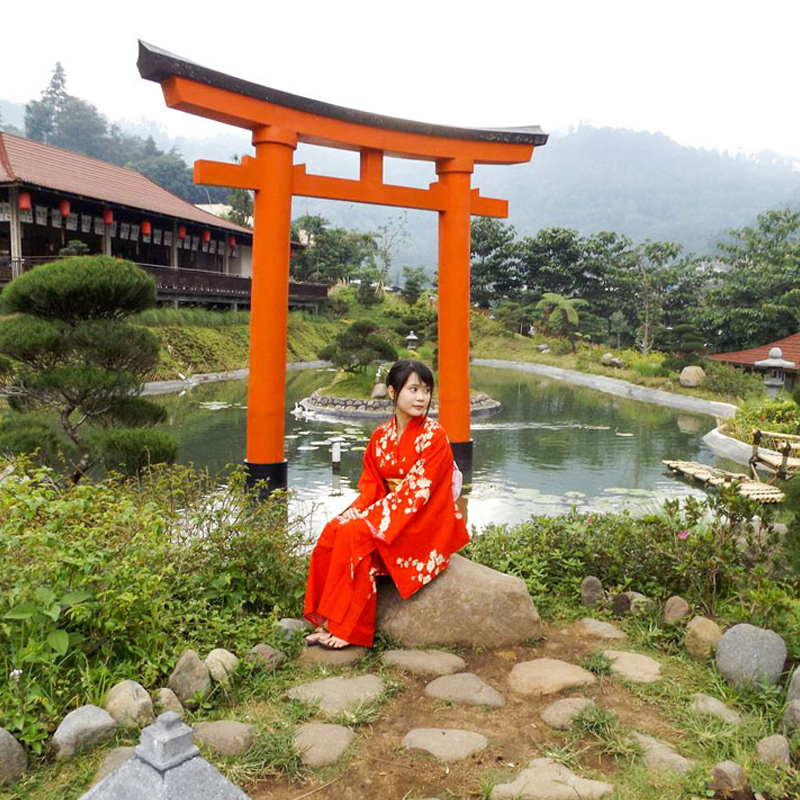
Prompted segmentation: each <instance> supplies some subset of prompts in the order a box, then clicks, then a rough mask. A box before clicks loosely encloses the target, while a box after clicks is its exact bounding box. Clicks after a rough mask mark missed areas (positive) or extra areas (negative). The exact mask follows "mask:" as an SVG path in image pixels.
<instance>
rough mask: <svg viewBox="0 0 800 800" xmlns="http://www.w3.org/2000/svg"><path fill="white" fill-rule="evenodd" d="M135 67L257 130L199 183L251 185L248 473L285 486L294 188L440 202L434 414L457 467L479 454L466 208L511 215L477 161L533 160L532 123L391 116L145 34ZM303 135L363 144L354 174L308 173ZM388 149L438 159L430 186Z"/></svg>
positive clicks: (356, 198)
mask: <svg viewBox="0 0 800 800" xmlns="http://www.w3.org/2000/svg"><path fill="white" fill-rule="evenodd" d="M137 66H138V67H139V73H140V74H141V76H142V77H143V78H145V79H146V80H152V81H155V82H157V83H160V84H161V88H162V91H163V93H164V98H165V100H166V103H167V105H168V106H169V107H171V108H177V109H180V110H181V111H187V112H189V113H191V114H197V115H198V116H202V117H208V118H209V119H215V120H218V121H219V122H224V123H227V124H229V125H235V126H237V127H240V128H246V129H248V130H250V131H252V134H253V139H252V141H253V146H254V147H255V151H256V155H255V158H253V157H250V156H245V157H244V158H243V159H242V161H241V163H240V164H224V163H219V162H214V161H197V162H195V167H194V178H195V181H196V182H197V183H201V184H210V185H215V186H232V187H238V188H242V189H252V190H254V191H255V209H254V214H253V219H254V232H253V276H252V287H251V317H250V320H251V321H250V377H249V385H248V401H247V456H246V463H247V465H248V469H249V473H250V478H251V479H252V480H259V479H266V480H267V481H269V486H270V487H271V488H285V487H286V485H287V469H286V461H285V459H284V420H285V391H286V340H287V322H288V318H287V315H288V291H289V289H288V287H289V236H290V224H291V207H292V196H293V195H299V196H304V197H319V198H326V199H331V200H349V201H353V202H358V203H374V204H376V205H386V206H398V207H401V208H419V209H426V210H428V211H436V212H438V214H439V420H440V422H441V423H442V425H443V426H444V427H445V429H446V431H447V433H448V436H449V438H450V440H451V442H452V446H453V453H454V455H455V458H456V460H457V462H458V464H459V466H460V467H461V468H462V470H468V469H470V468H471V464H472V440H471V438H470V420H469V414H470V390H469V308H470V302H469V291H470V279H469V268H470V216H471V215H476V216H486V217H506V216H508V202H507V201H506V200H497V199H492V198H487V197H481V195H480V193H479V191H478V190H477V189H472V188H471V186H470V181H471V177H470V176H471V175H472V172H473V167H474V165H475V164H519V163H523V162H526V161H529V160H530V158H531V156H532V154H533V148H534V146H541V145H544V144H546V143H547V138H548V137H547V134H545V133H543V132H542V130H541V129H540V128H539V127H538V126H536V127H528V128H508V129H469V128H453V127H449V126H444V125H431V124H427V123H422V122H413V121H410V120H403V119H396V118H394V117H385V116H381V115H378V114H371V113H368V112H365V111H357V110H355V109H351V108H343V107H341V106H335V105H331V104H329V103H324V102H321V101H319V100H311V99H309V98H306V97H300V96H298V95H293V94H288V93H286V92H281V91H278V90H277V89H271V88H269V87H267V86H260V85H259V84H255V83H250V82H249V81H245V80H241V79H240V78H235V77H232V76H230V75H226V74H224V73H221V72H216V71H215V70H211V69H208V68H206V67H202V66H200V65H199V64H195V63H193V62H191V61H187V60H186V59H183V58H180V57H179V56H176V55H173V54H172V53H167V52H165V51H163V50H160V49H158V48H156V47H153V46H152V45H149V44H146V43H144V42H142V41H140V42H139V60H138V63H137ZM298 142H306V143H309V144H315V145H323V146H326V147H336V148H340V149H344V150H355V151H358V152H359V153H360V157H361V171H360V178H359V180H346V179H343V178H331V177H325V176H321V175H309V174H307V172H306V168H305V165H304V164H294V163H293V159H294V150H295V148H296V147H297V144H298ZM384 156H397V157H402V158H411V159H418V160H422V161H433V162H434V163H435V164H436V174H437V175H438V180H437V181H435V182H434V183H432V184H430V187H429V188H428V189H418V188H412V187H406V186H393V185H388V184H386V183H384V182H383V158H384Z"/></svg>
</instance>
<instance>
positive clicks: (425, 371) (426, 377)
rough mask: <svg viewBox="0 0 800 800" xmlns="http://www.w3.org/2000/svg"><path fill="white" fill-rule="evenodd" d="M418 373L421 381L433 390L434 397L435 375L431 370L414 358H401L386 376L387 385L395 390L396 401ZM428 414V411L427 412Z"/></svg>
mask: <svg viewBox="0 0 800 800" xmlns="http://www.w3.org/2000/svg"><path fill="white" fill-rule="evenodd" d="M414 373H416V374H417V376H418V377H419V379H420V380H421V381H422V382H423V383H424V384H425V385H426V386H427V387H429V388H430V390H431V395H433V373H432V372H431V371H430V368H429V367H427V366H426V365H425V364H423V363H422V362H421V361H417V360H416V359H414V358H401V359H400V360H399V361H395V363H394V364H393V365H392V368H391V369H390V370H389V372H388V373H387V375H386V385H387V386H391V387H392V389H394V396H395V400H396V399H397V395H398V394H400V391H401V389H402V388H403V387H404V386H405V385H406V382H407V381H408V379H409V378H410V377H411V376H412V375H413V374H414ZM425 413H427V411H426V412H425Z"/></svg>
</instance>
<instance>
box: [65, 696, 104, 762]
mask: <svg viewBox="0 0 800 800" xmlns="http://www.w3.org/2000/svg"><path fill="white" fill-rule="evenodd" d="M116 728H117V721H116V720H115V719H114V717H112V716H111V714H109V713H108V711H105V710H104V709H102V708H98V707H97V706H93V705H86V706H81V707H80V708H76V709H75V710H74V711H70V712H69V714H67V716H66V717H64V719H62V720H61V724H60V725H59V726H58V728H56V732H55V733H54V734H53V747H54V748H55V751H56V758H58V759H60V760H64V759H68V758H74V757H75V756H76V755H77V754H78V753H79V752H80V751H81V750H88V749H90V748H92V747H95V746H96V745H98V744H100V743H101V742H104V741H105V740H106V739H110V738H111V737H112V736H113V735H114V731H115V730H116Z"/></svg>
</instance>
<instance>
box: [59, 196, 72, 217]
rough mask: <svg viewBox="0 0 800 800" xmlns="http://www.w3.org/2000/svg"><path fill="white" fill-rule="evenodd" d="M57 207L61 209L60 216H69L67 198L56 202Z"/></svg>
mask: <svg viewBox="0 0 800 800" xmlns="http://www.w3.org/2000/svg"><path fill="white" fill-rule="evenodd" d="M58 208H59V210H60V211H61V216H62V217H68V216H69V200H62V201H61V202H60V203H59V204H58Z"/></svg>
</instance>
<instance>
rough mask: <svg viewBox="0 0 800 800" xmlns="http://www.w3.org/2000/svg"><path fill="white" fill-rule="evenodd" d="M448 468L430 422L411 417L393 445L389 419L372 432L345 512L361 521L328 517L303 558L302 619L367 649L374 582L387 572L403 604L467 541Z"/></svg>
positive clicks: (445, 449) (441, 439) (440, 432)
mask: <svg viewBox="0 0 800 800" xmlns="http://www.w3.org/2000/svg"><path fill="white" fill-rule="evenodd" d="M453 470H454V463H453V452H452V450H451V448H450V442H449V441H448V439H447V435H446V434H445V432H444V428H442V426H441V425H439V423H438V422H436V421H435V420H433V419H430V418H429V417H415V418H412V419H411V421H410V422H409V423H408V426H407V427H406V429H405V431H404V432H403V435H402V437H401V439H400V441H399V442H398V441H397V434H396V432H395V420H394V418H392V419H391V420H390V421H389V422H386V423H384V424H383V425H381V426H379V427H378V429H377V430H376V431H375V432H374V433H373V434H372V437H371V438H370V441H369V446H368V447H367V449H366V452H365V453H364V471H363V473H362V475H361V480H360V481H359V482H358V490H359V496H358V498H357V499H356V500H355V502H354V503H353V504H352V506H351V507H352V508H357V509H358V510H359V511H361V517H360V518H359V519H354V520H350V521H343V520H342V519H341V517H335V518H334V519H332V520H331V521H330V522H329V523H328V524H327V525H326V526H325V529H324V530H323V531H322V535H321V536H320V538H319V541H318V542H317V544H316V546H315V547H314V551H313V553H312V554H311V564H310V566H309V572H308V583H307V585H306V600H305V610H304V615H305V617H306V619H308V620H309V621H311V622H312V623H313V624H314V625H322V624H323V623H324V622H326V621H327V628H328V630H329V631H330V633H332V634H333V635H334V636H338V637H339V638H341V639H345V640H346V641H348V642H350V643H351V644H358V645H364V646H366V647H370V646H371V645H372V640H373V636H374V632H375V608H376V604H377V596H376V593H377V590H376V586H375V576H376V575H379V574H386V573H388V574H389V575H390V576H391V577H392V580H393V581H394V583H395V585H396V586H397V589H398V591H399V592H400V596H401V597H402V598H403V599H404V600H405V599H406V598H408V597H410V596H411V595H412V594H414V592H416V591H418V590H419V589H421V588H422V587H423V586H424V585H425V584H426V583H429V582H430V581H431V580H432V579H433V578H435V577H436V576H437V575H438V574H439V573H440V572H442V571H443V570H444V569H446V568H447V565H448V563H449V561H450V556H451V555H452V554H453V553H454V552H455V551H456V550H458V549H459V548H461V547H463V546H464V545H465V544H467V542H468V541H469V535H468V534H467V526H466V523H465V522H464V518H463V517H462V515H461V513H460V512H459V510H458V508H457V507H456V504H455V500H454V496H453V495H454V492H453ZM390 487H394V488H390Z"/></svg>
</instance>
